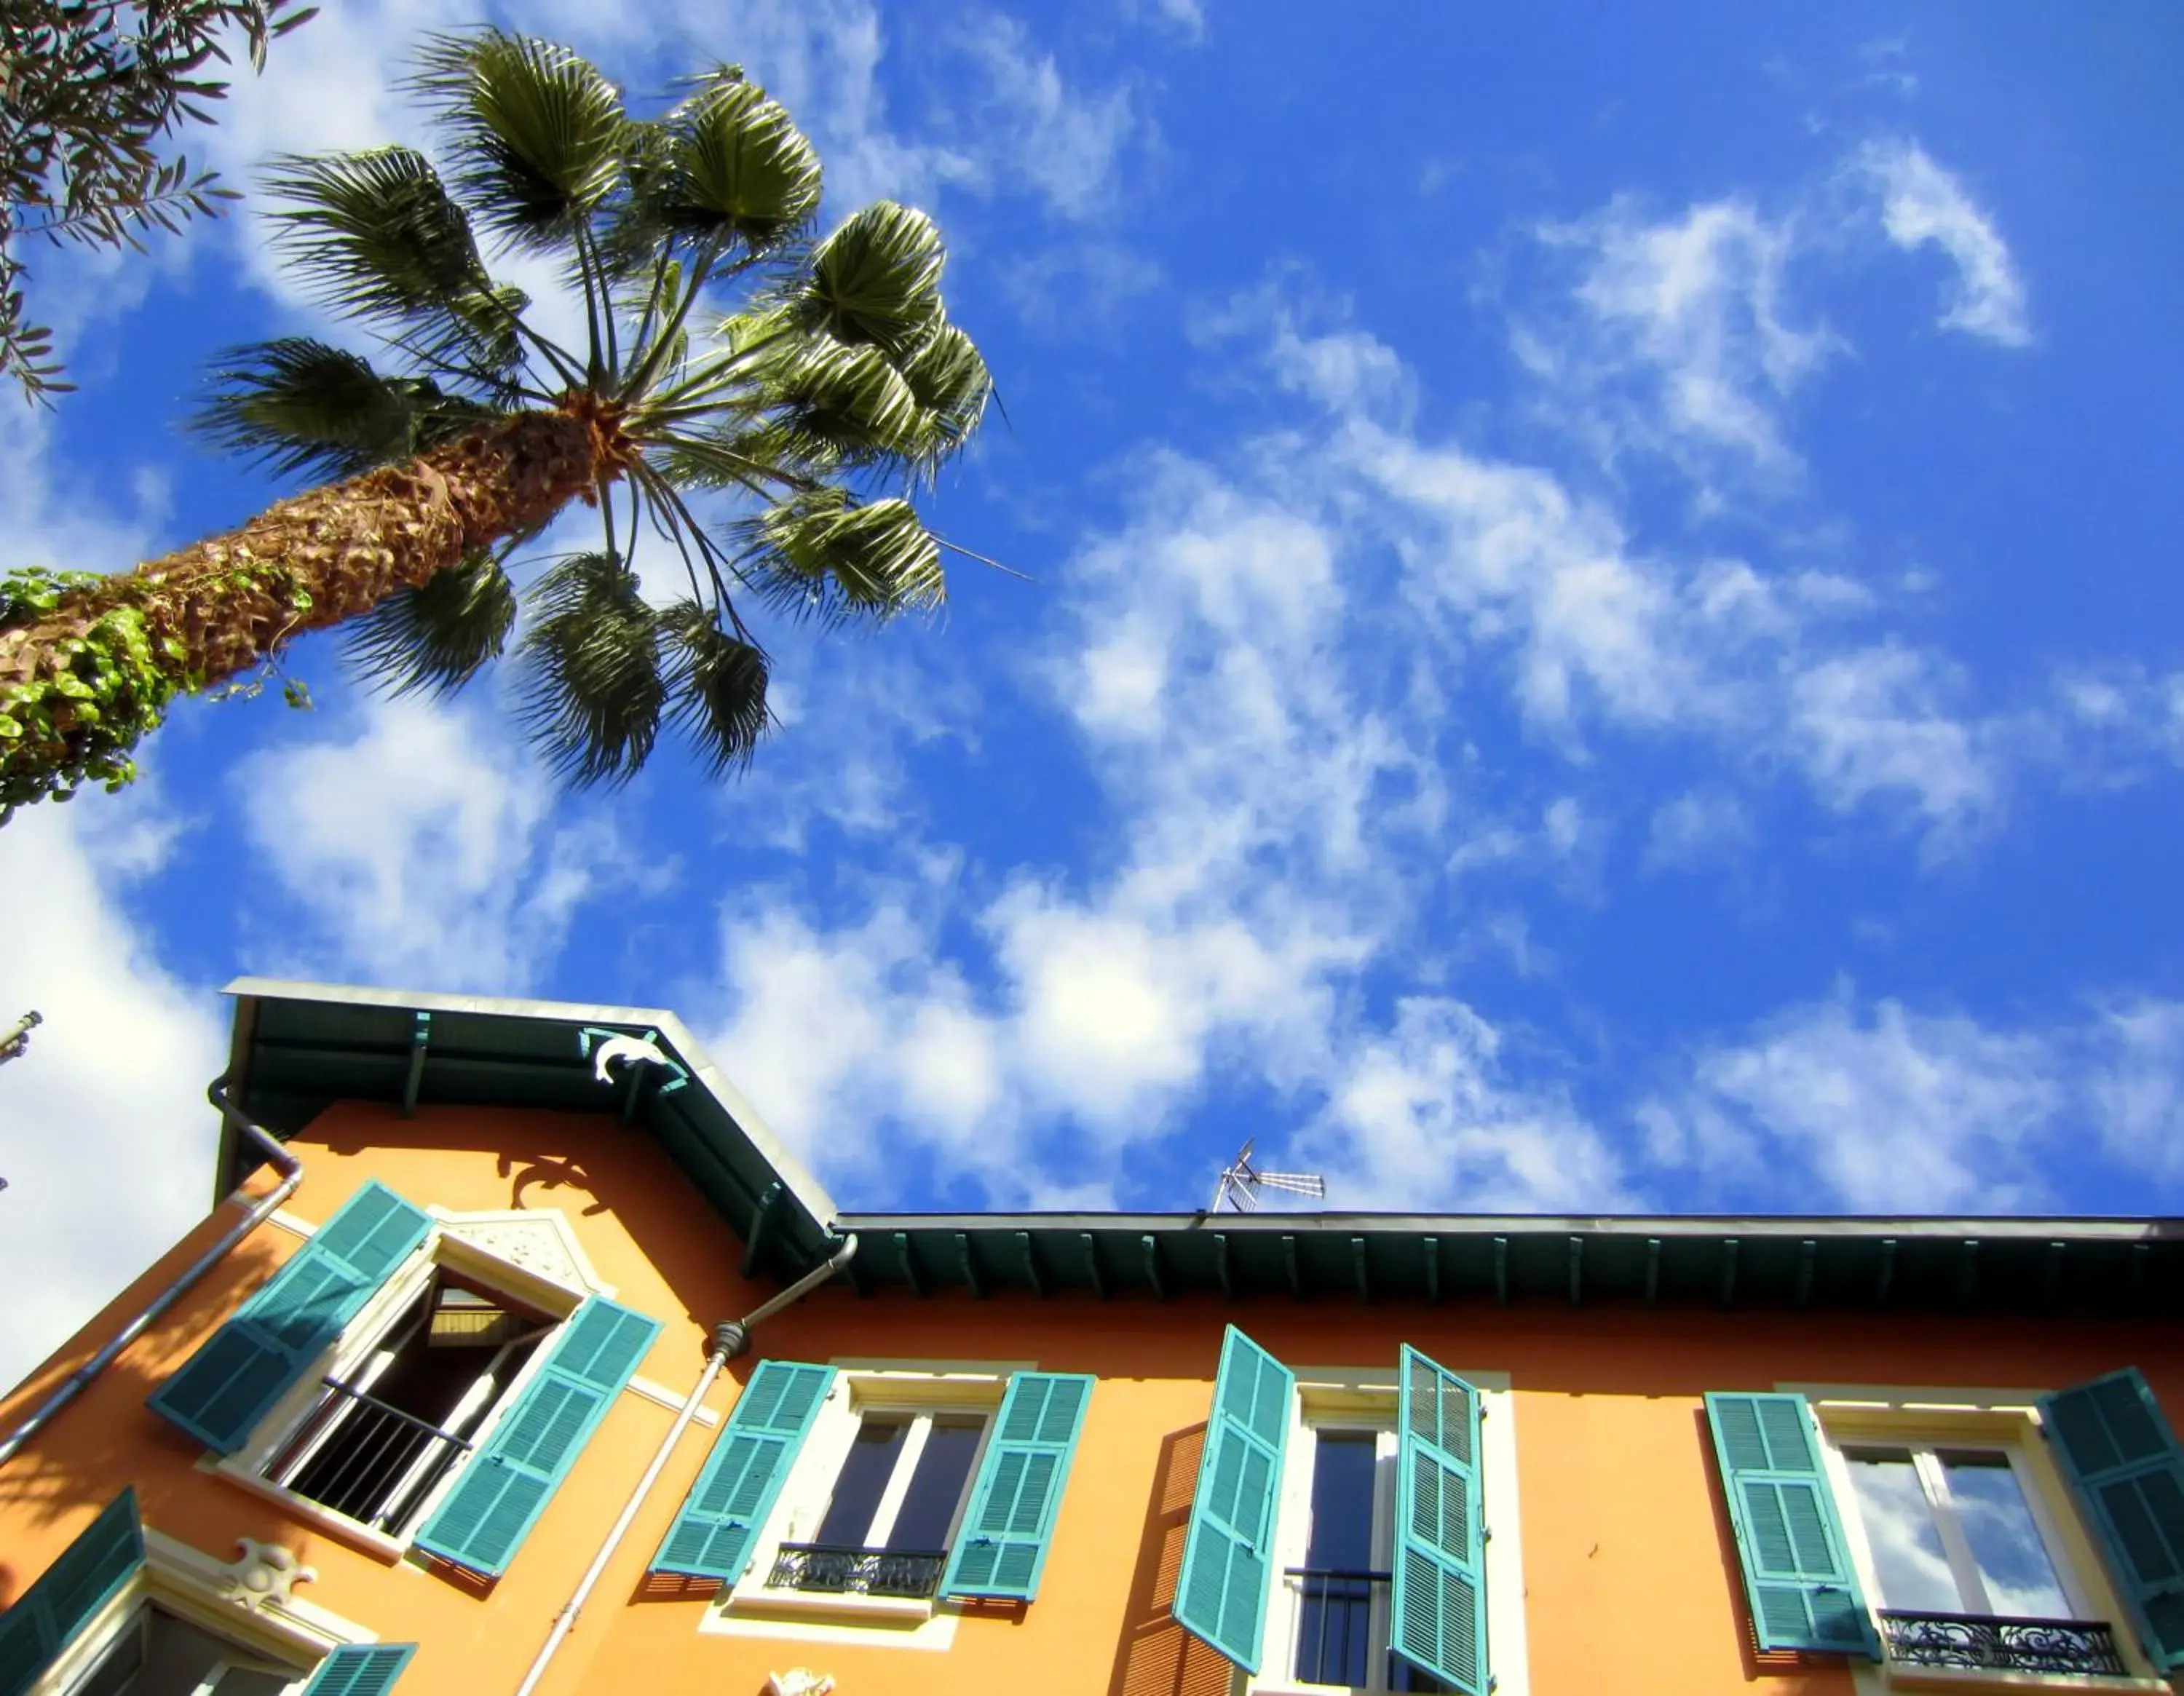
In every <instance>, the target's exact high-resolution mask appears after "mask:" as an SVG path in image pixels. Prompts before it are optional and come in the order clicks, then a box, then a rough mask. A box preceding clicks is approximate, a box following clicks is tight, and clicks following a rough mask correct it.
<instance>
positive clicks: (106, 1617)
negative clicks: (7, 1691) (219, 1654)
mask: <svg viewBox="0 0 2184 1696" xmlns="http://www.w3.org/2000/svg"><path fill="white" fill-rule="evenodd" d="M234 1571H235V1566H234V1564H232V1563H223V1562H221V1561H218V1560H214V1559H213V1557H212V1556H210V1555H209V1554H204V1553H203V1551H202V1550H199V1549H192V1547H191V1546H190V1545H189V1544H187V1543H181V1542H179V1541H178V1540H176V1539H175V1538H171V1537H168V1536H165V1535H164V1534H163V1533H161V1532H156V1531H153V1530H152V1529H151V1528H150V1527H146V1528H145V1532H144V1565H142V1567H140V1568H139V1569H138V1570H137V1571H136V1575H135V1576H133V1577H131V1579H130V1581H129V1582H127V1583H126V1584H125V1585H123V1586H122V1587H121V1588H120V1590H118V1591H117V1592H115V1593H114V1595H113V1596H112V1597H111V1598H110V1599H109V1600H108V1602H107V1604H106V1605H105V1606H104V1607H103V1608H102V1609H100V1610H98V1612H97V1614H95V1615H92V1618H91V1620H90V1621H88V1622H86V1625H85V1626H84V1628H83V1629H82V1630H81V1631H80V1632H77V1633H76V1634H75V1638H74V1640H73V1641H71V1642H70V1643H69V1645H68V1647H67V1648H66V1649H64V1650H62V1652H61V1654H60V1656H59V1658H58V1659H57V1660H55V1661H54V1662H53V1665H51V1666H49V1667H47V1669H46V1671H44V1672H43V1673H42V1674H40V1675H39V1677H38V1678H37V1680H36V1682H34V1683H32V1684H31V1688H30V1689H29V1690H28V1691H27V1692H26V1693H25V1696H59V1693H61V1692H63V1691H65V1690H66V1689H68V1688H69V1687H70V1685H71V1684H73V1683H75V1682H76V1681H77V1680H79V1679H81V1678H82V1677H84V1676H85V1675H86V1674H87V1673H88V1672H89V1671H90V1670H91V1669H92V1667H93V1666H94V1665H97V1661H98V1659H99V1657H100V1656H102V1655H103V1654H105V1653H106V1652H107V1650H108V1649H110V1648H111V1647H112V1646H113V1644H114V1640H115V1639H116V1638H119V1637H120V1635H121V1633H122V1632H123V1631H125V1629H127V1627H128V1626H130V1625H131V1622H132V1621H134V1620H135V1619H136V1615H137V1614H138V1613H139V1612H140V1611H141V1610H143V1609H145V1608H147V1607H150V1606H153V1605H156V1606H158V1607H159V1609H160V1610H162V1611H163V1612H165V1613H169V1614H172V1615H175V1617H176V1618H177V1619H180V1620H182V1621H186V1622H187V1623H188V1624H190V1625H193V1626H198V1628H200V1629H201V1630H203V1631H207V1632H211V1633H213V1634H214V1636H216V1637H219V1638H225V1639H226V1641H228V1642H229V1643H233V1644H234V1645H235V1647H236V1648H237V1649H242V1650H243V1651H245V1652H255V1653H258V1654H265V1655H268V1656H270V1657H271V1658H273V1659H276V1660H290V1661H299V1662H301V1663H303V1665H304V1671H302V1672H299V1673H298V1675H297V1676H296V1677H295V1678H294V1679H293V1680H292V1682H290V1683H289V1684H288V1685H287V1687H286V1691H285V1693H284V1696H294V1693H296V1692H298V1691H300V1690H301V1689H302V1688H303V1687H304V1682H305V1681H306V1680H308V1679H309V1677H310V1675H311V1671H313V1670H314V1669H315V1667H316V1665H317V1664H318V1663H319V1662H320V1661H321V1660H324V1659H325V1658H326V1656H327V1655H329V1654H332V1653H333V1651H334V1650H335V1649H339V1648H341V1647H343V1645H344V1644H348V1643H377V1642H378V1641H379V1634H378V1632H374V1631H370V1630H369V1629H367V1628H366V1627H365V1626H360V1625H358V1624H357V1623H355V1622H354V1621H351V1620H348V1619H344V1618H343V1616H342V1615H339V1614H336V1613H333V1612H331V1610H327V1609H325V1608H321V1607H320V1606H318V1605H317V1604H315V1603H312V1602H307V1601H305V1600H304V1599H302V1598H300V1597H293V1596H292V1597H288V1598H287V1599H281V1598H277V1597H274V1598H266V1599H260V1600H259V1601H257V1602H255V1603H254V1604H245V1603H242V1602H238V1601H237V1600H236V1599H234V1598H233V1597H232V1595H231V1594H230V1593H229V1591H228V1589H227V1588H226V1583H227V1581H228V1580H229V1579H231V1576H232V1575H233V1573H234Z"/></svg>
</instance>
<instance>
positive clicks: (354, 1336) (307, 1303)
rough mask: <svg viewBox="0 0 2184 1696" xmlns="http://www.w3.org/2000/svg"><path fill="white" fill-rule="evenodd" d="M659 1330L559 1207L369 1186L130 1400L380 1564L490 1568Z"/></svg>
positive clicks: (535, 1511) (483, 1572) (515, 1539)
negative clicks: (591, 1256)
mask: <svg viewBox="0 0 2184 1696" xmlns="http://www.w3.org/2000/svg"><path fill="white" fill-rule="evenodd" d="M587 1290H589V1291H590V1292H591V1293H589V1294H587V1293H586V1291H587ZM659 1334H660V1324H659V1321H656V1320H654V1319H651V1318H649V1317H648V1316H647V1315H643V1314H641V1313H636V1312H633V1311H632V1310H630V1309H628V1308H626V1307H622V1306H621V1305H619V1304H616V1302H614V1301H612V1300H611V1299H610V1298H609V1296H608V1294H607V1293H605V1292H604V1291H602V1290H600V1289H599V1285H598V1282H597V1281H596V1279H595V1278H593V1276H592V1275H591V1274H590V1272H589V1270H588V1266H587V1265H586V1263H585V1262H584V1260H583V1257H582V1253H581V1251H580V1250H579V1249H578V1248H577V1244H576V1241H575V1238H574V1236H573V1234H572V1233H571V1231H570V1228H569V1225H568V1221H566V1220H565V1219H564V1218H562V1217H561V1215H560V1214H558V1213H555V1212H554V1211H552V1210H551V1209H538V1210H535V1211H532V1212H518V1213H515V1214H510V1215H493V1214H487V1215H476V1214H471V1215H443V1216H442V1217H440V1218H437V1219H435V1218H434V1217H433V1216H432V1215H430V1214H428V1213H427V1212H426V1209H422V1208H420V1207H416V1206H414V1205H413V1204H410V1203H409V1202H407V1201H405V1200H404V1199H403V1198H401V1197H400V1196H398V1195H397V1194H396V1193H394V1192H393V1191H392V1190H390V1189H388V1188H387V1187H386V1186H385V1185H384V1184H382V1183H380V1182H377V1180H376V1179H374V1180H368V1181H367V1182H365V1183H364V1184H363V1185H361V1186H359V1188H358V1189H357V1191H356V1192H355V1193H354V1194H353V1195H352V1196H351V1197H350V1198H349V1199H348V1201H347V1202H346V1203H344V1204H343V1205H342V1206H341V1207H339V1208H338V1209H336V1210H335V1211H334V1213H333V1215H331V1217H330V1218H328V1219H327V1220H326V1221H325V1222H324V1223H323V1224H321V1225H320V1226H318V1227H317V1228H316V1229H315V1230H310V1231H309V1232H308V1240H307V1241H306V1242H305V1243H304V1245H303V1246H302V1247H301V1248H298V1250H297V1251H296V1252H295V1253H294V1254H292V1255H290V1256H289V1257H288V1258H287V1259H286V1260H284V1261H283V1262H282V1263H281V1267H280V1269H279V1270H278V1271H276V1272H275V1273H274V1275H273V1276H272V1277H271V1278H270V1279H268V1280H267V1281H266V1282H265V1283H264V1284H263V1285H261V1286H260V1287H259V1288H258V1289H256V1290H255V1291H253V1293H251V1294H250V1295H249V1296H248V1298H245V1299H244V1301H243V1303H242V1305H241V1306H240V1307H238V1308H237V1309H236V1310H235V1311H234V1313H233V1314H231V1315H230V1316H229V1318H228V1320H227V1322H226V1324H224V1325H222V1326H220V1329H219V1330H217V1331H215V1332H214V1333H213V1334H212V1335H211V1336H210V1337H208V1338H207V1339H206V1340H205V1342H204V1343H203V1345H202V1346H200V1347H199V1348H198V1350H197V1352H196V1353H195V1354H192V1355H191V1356H190V1358H189V1359H188V1360H186V1361H185V1362H183V1364H182V1365H181V1367H180V1369H179V1370H177V1371H175V1373H174V1374H173V1375H172V1376H170V1377H169V1378H168V1379H166V1380H165V1382H163V1383H162V1384H161V1385H160V1386H159V1388H158V1389H157V1390H155V1391H154V1392H153V1394H152V1396H151V1399H150V1402H149V1405H150V1406H151V1407H152V1409H153V1411H155V1412H157V1413H159V1415H162V1416H163V1417H164V1418H165V1419H167V1420H168V1421H170V1422H171V1423H173V1424H174V1425H175V1426H177V1427H179V1428H180V1429H181V1430H182V1431H184V1432H187V1433H189V1434H190V1435H191V1436H192V1437H196V1438H198V1441H200V1442H201V1443H203V1444H204V1445H205V1447H206V1448H208V1449H211V1450H212V1451H213V1452H214V1454H216V1455H218V1456H220V1457H221V1458H220V1459H219V1460H216V1461H208V1462H206V1463H203V1464H207V1465H213V1466H214V1467H216V1468H217V1470H219V1471H221V1472H223V1473H224V1474H226V1476H228V1477H230V1478H232V1479H234V1480H236V1481H237V1482H240V1483H242V1484H244V1485H246V1486H248V1487H250V1488H253V1489H256V1490H259V1491H262V1492H265V1493H269V1494H271V1495H273V1496H275V1497H276V1499H278V1500H279V1501H280V1502H281V1504H282V1505H283V1506H284V1507H286V1508H287V1510H288V1511H289V1512H291V1513H292V1514H295V1515H299V1516H301V1517H304V1518H308V1519H313V1520H315V1521H317V1522H319V1523H320V1524H321V1525H323V1526H326V1528H327V1529H329V1530H331V1531H332V1532H336V1533H337V1535H339V1536H341V1537H342V1538H344V1539H345V1540H346V1541H348V1542H350V1543H357V1544H359V1545H361V1546H362V1547H364V1548H365V1549H370V1551H372V1552H373V1553H374V1554H377V1555H379V1556H380V1557H381V1558H382V1560H398V1559H399V1558H400V1557H401V1556H402V1555H403V1554H405V1553H408V1552H411V1551H415V1552H416V1553H418V1554H423V1555H428V1556H431V1557H432V1558H433V1559H434V1560H438V1561H440V1562H443V1563H444V1564H446V1565H449V1566H453V1567H457V1568H460V1569H461V1570H463V1571H467V1572H470V1573H471V1574H474V1575H476V1576H478V1577H481V1578H493V1577H498V1576H499V1575H500V1574H501V1573H502V1572H503V1571H506V1569H507V1566H508V1564H509V1562H510V1560H512V1559H514V1557H515V1553H516V1550H517V1549H519V1548H520V1547H521V1544H522V1542H523V1540H524V1538H526V1536H528V1535H529V1533H530V1531H531V1528H532V1526H533V1525H535V1524H536V1523H537V1522H538V1516H539V1515H541V1514H542V1513H543V1512H544V1511H545V1508H546V1504H547V1503H548V1502H549V1501H550V1500H551V1499H552V1498H553V1496H554V1493H555V1492H556V1491H557V1490H558V1489H559V1488H560V1486H561V1482H562V1481H563V1479H564V1478H565V1477H566V1476H568V1473H569V1472H570V1471H571V1468H572V1467H574V1466H575V1465H576V1464H577V1460H578V1458H579V1457H580V1456H581V1455H582V1453H583V1449H584V1446H585V1445H586V1443H588V1442H589V1441H590V1439H591V1437H592V1434H593V1432H594V1431H596V1430H597V1429H598V1428H599V1425H600V1423H601V1421H604V1419H605V1418H606V1416H607V1413H608V1410H610V1408H611V1407H612V1406H613V1404H614V1403H615V1399H616V1397H617V1396H619V1395H620V1394H621V1391H622V1389H623V1387H625V1386H626V1385H627V1383H628V1382H629V1381H630V1378H631V1377H632V1375H633V1374H634V1373H635V1372H636V1371H637V1368H638V1364H639V1363H640V1362H641V1361H642V1360H643V1358H644V1356H645V1354H646V1352H647V1351H648V1350H649V1349H650V1348H651V1347H652V1345H653V1343H654V1342H655V1340H656V1339H657V1337H659Z"/></svg>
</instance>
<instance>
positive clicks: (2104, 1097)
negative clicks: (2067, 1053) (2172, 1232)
mask: <svg viewBox="0 0 2184 1696" xmlns="http://www.w3.org/2000/svg"><path fill="white" fill-rule="evenodd" d="M2087 1048H2088V1049H2089V1051H2090V1061H2089V1065H2090V1070H2091V1074H2092V1076H2091V1087H2090V1092H2089V1093H2090V1095H2091V1098H2092V1105H2093V1109H2094V1116H2095V1122H2096V1123H2097V1124H2098V1126H2100V1132H2101V1139H2102V1143H2103V1146H2104V1148H2106V1149H2107V1151H2108V1153H2109V1155H2110V1157H2111V1158H2113V1159H2115V1160H2116V1161H2118V1162H2119V1163H2120V1164H2121V1165H2124V1166H2126V1168H2130V1169H2135V1170H2137V1171H2142V1172H2145V1173H2148V1174H2149V1175H2151V1176H2154V1177H2156V1178H2158V1179H2159V1180H2160V1181H2162V1182H2165V1183H2170V1184H2174V1183H2176V1182H2178V1181H2179V1180H2184V1003H2179V1002H2176V1001H2164V1000H2161V999H2159V998H2154V997H2151V996H2142V997H2138V998H2133V999H2130V1000H2126V1001H2121V1002H2119V1003H2118V1004H2115V1005H2113V1006H2111V1007H2109V1008H2108V1009H2105V1010H2103V1012H2102V1013H2101V1014H2100V1015H2099V1016H2098V1018H2097V1019H2096V1020H2094V1022H2093V1025H2092V1030H2091V1031H2090V1032H2089V1033H2088V1040H2087Z"/></svg>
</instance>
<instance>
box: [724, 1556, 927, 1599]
mask: <svg viewBox="0 0 2184 1696" xmlns="http://www.w3.org/2000/svg"><path fill="white" fill-rule="evenodd" d="M947 1566H948V1551H947V1550H946V1549H854V1548H845V1547H842V1546H840V1545H838V1544H833V1543H783V1544H782V1545H781V1551H780V1553H779V1554H776V1555H775V1556H774V1558H773V1572H772V1576H770V1577H768V1578H767V1579H766V1583H767V1585H768V1586H769V1587H770V1588H773V1589H776V1590H819V1591H827V1592H831V1593H834V1594H837V1595H845V1596H906V1597H910V1598H911V1599H922V1598H924V1597H927V1596H930V1595H932V1594H933V1593H934V1592H935V1591H936V1590H938V1589H939V1588H940V1575H941V1574H942V1573H943V1572H944V1571H946V1570H947Z"/></svg>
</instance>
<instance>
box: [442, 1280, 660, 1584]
mask: <svg viewBox="0 0 2184 1696" xmlns="http://www.w3.org/2000/svg"><path fill="white" fill-rule="evenodd" d="M659 1334H660V1321H658V1320H656V1319H648V1318H647V1317H646V1316H645V1315H643V1314H641V1313H632V1311H631V1310H629V1309H627V1308H626V1307H618V1306H616V1304H614V1303H613V1302H610V1301H608V1300H606V1299H605V1298H604V1297H600V1296H593V1298H591V1299H590V1300H589V1301H588V1302H586V1303H585V1304H583V1305H582V1307H580V1308H578V1309H577V1312H576V1315H575V1316H574V1317H573V1318H571V1320H570V1321H568V1322H567V1323H566V1324H565V1325H564V1326H562V1327H561V1332H560V1336H558V1337H555V1338H554V1346H553V1352H552V1353H551V1354H549V1355H548V1356H547V1357H546V1363H545V1365H543V1367H541V1368H540V1369H539V1371H538V1376H535V1377H534V1378H532V1381H531V1383H530V1387H528V1388H526V1390H525V1391H524V1393H523V1395H522V1398H521V1399H520V1400H519V1401H518V1402H517V1403H516V1404H515V1406H514V1407H512V1408H510V1409H509V1410H508V1411H507V1412H506V1413H505V1414H504V1415H502V1416H501V1419H500V1421H499V1423H498V1424H497V1425H495V1426H493V1432H492V1435H491V1436H489V1437H487V1438H486V1440H485V1443H484V1444H483V1446H482V1447H481V1448H480V1449H479V1450H478V1452H477V1453H476V1454H473V1455H472V1456H471V1460H470V1464H469V1465H466V1466H465V1467H464V1468H463V1470H462V1471H461V1472H460V1474H459V1475H458V1476H457V1477H456V1479H455V1482H454V1488H453V1489H451V1490H449V1491H448V1493H447V1495H446V1496H445V1497H444V1498H443V1499H442V1500H441V1503H440V1505H439V1507H438V1508H437V1510H435V1511H434V1513H433V1515H432V1518H431V1519H430V1520H428V1521H426V1524H425V1529H424V1530H423V1531H421V1532H419V1533H418V1534H417V1547H418V1548H420V1549H423V1550H424V1551H425V1552H426V1554H436V1555H437V1556H439V1557H440V1559H441V1560H451V1561H453V1562H454V1564H455V1565H458V1566H465V1567H468V1568H469V1569H470V1570H471V1571H473V1572H476V1573H481V1574H483V1575H484V1576H487V1577H497V1576H499V1575H500V1574H501V1573H502V1572H504V1571H506V1570H507V1568H508V1563H509V1561H510V1559H511V1558H512V1557H513V1556H514V1555H515V1551H516V1549H517V1548H518V1547H519V1546H520V1545H521V1543H522V1542H523V1539H524V1538H525V1537H526V1535H528V1534H529V1532H530V1530H531V1527H532V1526H533V1525H534V1524H536V1523H537V1522H538V1515H540V1514H542V1513H543V1512H544V1511H545V1510H546V1504H547V1503H548V1502H549V1501H550V1500H551V1499H553V1495H554V1491H555V1490H557V1489H559V1488H560V1484H561V1480H562V1479H563V1478H565V1477H566V1476H568V1472H569V1469H570V1468H571V1466H574V1465H576V1464H577V1455H578V1454H582V1452H583V1448H584V1444H585V1443H587V1442H588V1441H589V1440H590V1437H591V1435H592V1433H593V1432H594V1431H596V1430H597V1429H598V1428H599V1421H601V1420H603V1419H604V1418H605V1417H606V1414H607V1410H608V1409H609V1408H610V1407H611V1406H612V1405H613V1404H614V1399H615V1398H616V1396H618V1395H620V1394H621V1387H622V1386H623V1385H624V1384H627V1382H629V1380H630V1375H631V1374H632V1373H633V1372H634V1371H637V1363H638V1361H640V1360H643V1358H644V1351H645V1350H646V1349H648V1348H650V1347H651V1346H652V1339H653V1338H654V1337H657V1336H658V1335H659Z"/></svg>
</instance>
